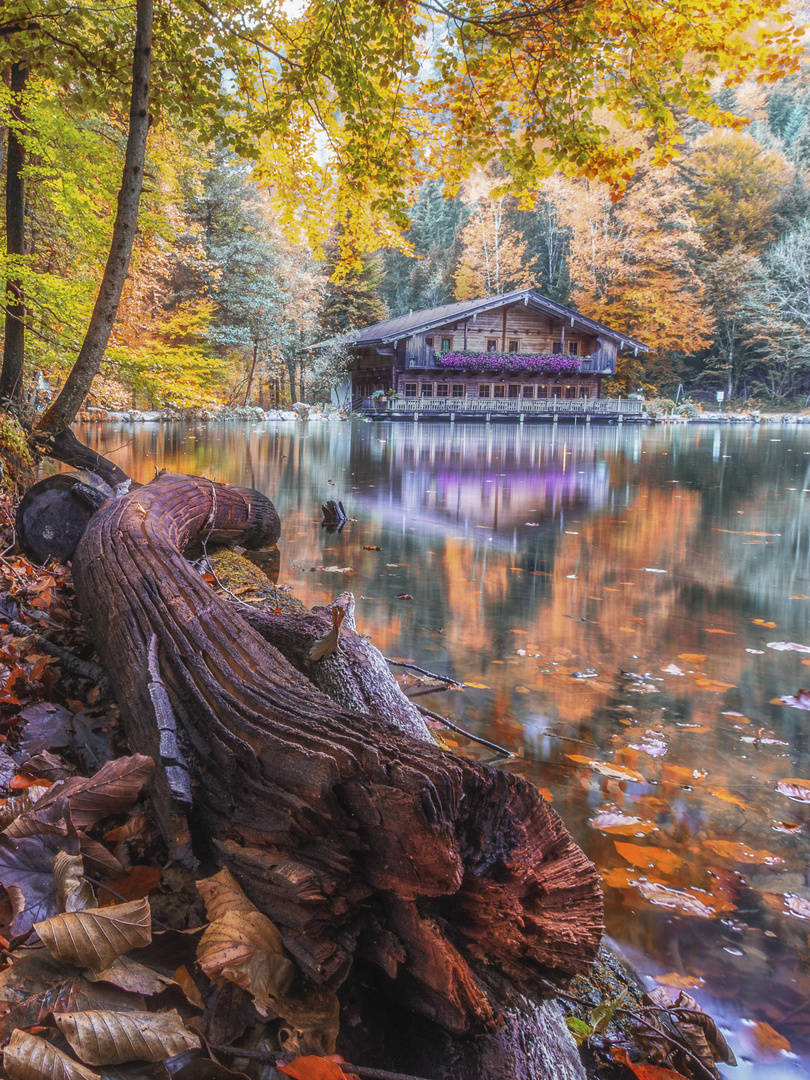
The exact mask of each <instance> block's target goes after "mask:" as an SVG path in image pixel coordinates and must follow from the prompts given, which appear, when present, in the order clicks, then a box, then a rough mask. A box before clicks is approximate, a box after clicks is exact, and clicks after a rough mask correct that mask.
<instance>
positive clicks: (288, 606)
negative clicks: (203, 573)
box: [209, 548, 306, 615]
mask: <svg viewBox="0 0 810 1080" xmlns="http://www.w3.org/2000/svg"><path fill="white" fill-rule="evenodd" d="M209 559H210V562H211V566H212V567H213V569H214V574H215V575H216V578H217V581H218V583H219V584H220V585H221V586H223V587H224V589H225V590H226V592H227V593H230V594H231V595H233V596H235V597H236V599H237V600H241V601H242V603H244V604H250V606H251V607H257V608H263V609H265V610H269V611H275V612H280V613H281V614H282V615H300V614H301V613H303V612H304V611H306V608H305V607H304V605H303V604H302V603H301V601H300V600H297V599H296V598H295V597H294V596H292V595H291V594H290V593H288V592H287V591H286V590H285V589H280V588H278V586H276V585H274V584H273V582H272V581H271V580H270V578H269V577H268V576H267V574H265V573H264V572H263V571H262V570H260V569H259V568H258V567H257V566H256V565H255V564H254V563H253V562H251V560H250V559H249V558H247V557H246V556H244V555H240V554H239V552H237V551H233V550H231V549H230V548H217V549H216V550H215V551H212V552H210V554H209ZM214 587H215V588H216V587H217V585H216V584H215V586H214Z"/></svg>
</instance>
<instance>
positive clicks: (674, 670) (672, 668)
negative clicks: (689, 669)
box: [661, 664, 686, 675]
mask: <svg viewBox="0 0 810 1080" xmlns="http://www.w3.org/2000/svg"><path fill="white" fill-rule="evenodd" d="M661 670H662V671H664V672H666V674H667V675H685V674H686V672H685V671H681V669H680V668H679V667H678V665H677V664H668V665H667V667H662V668H661Z"/></svg>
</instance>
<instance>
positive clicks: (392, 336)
mask: <svg viewBox="0 0 810 1080" xmlns="http://www.w3.org/2000/svg"><path fill="white" fill-rule="evenodd" d="M518 303H522V304H524V305H525V306H526V307H532V308H534V309H535V310H538V311H542V312H544V313H545V314H546V315H551V316H553V317H554V318H556V319H560V320H562V321H566V322H569V321H570V324H571V326H578V327H580V328H581V329H584V330H588V331H589V332H590V333H592V334H596V335H599V336H600V337H605V338H609V339H610V340H611V341H615V342H617V344H618V345H619V348H620V349H624V348H631V349H639V350H641V351H643V352H647V351H648V350H649V346H648V345H644V344H643V343H642V342H641V341H636V340H635V338H631V337H628V336H627V334H622V333H621V332H620V331H618V330H612V329H611V328H610V327H609V326H605V325H604V324H603V323H598V322H595V321H594V320H593V319H588V318H586V317H585V316H584V315H580V314H579V312H578V311H572V310H571V308H567V307H563V306H562V305H561V304H555V303H554V301H553V300H549V299H548V298H547V297H545V296H542V295H541V294H540V293H539V292H535V291H534V290H533V289H520V290H518V292H513V293H504V294H502V295H500V296H485V297H483V298H482V299H480V300H463V301H461V302H460V303H457V304H442V305H441V306H440V307H434V308H424V309H423V310H421V311H412V312H411V313H410V315H398V316H397V317H396V318H394V319H386V320H385V321H384V322H379V323H375V324H374V325H373V326H366V327H365V328H364V329H362V330H350V331H349V332H348V333H346V334H344V335H342V336H341V337H340V338H333V339H331V340H330V341H322V342H319V344H318V345H315V346H312V347H313V348H316V349H317V348H319V347H320V346H324V345H329V344H332V342H333V341H335V342H336V341H341V342H343V343H344V344H346V345H351V346H358V345H387V344H390V343H391V342H394V341H398V340H399V339H400V338H404V337H410V336H411V335H412V334H421V333H424V332H425V331H427V330H432V329H434V328H436V327H439V326H445V325H446V324H447V323H450V322H459V321H461V320H462V319H469V318H472V316H474V315H480V314H481V313H483V312H485V311H492V310H496V309H498V308H502V307H505V306H506V305H507V304H518Z"/></svg>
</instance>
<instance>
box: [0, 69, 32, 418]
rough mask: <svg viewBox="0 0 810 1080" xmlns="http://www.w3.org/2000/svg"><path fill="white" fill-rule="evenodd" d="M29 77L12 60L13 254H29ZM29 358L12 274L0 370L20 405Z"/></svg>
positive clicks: (9, 230)
mask: <svg viewBox="0 0 810 1080" xmlns="http://www.w3.org/2000/svg"><path fill="white" fill-rule="evenodd" d="M27 81H28V69H27V68H26V67H25V65H24V64H12V67H11V92H12V94H15V95H18V96H17V98H16V100H15V101H14V102H13V103H12V106H11V117H12V122H11V124H10V126H9V129H8V154H7V162H6V251H7V252H8V254H9V255H24V254H25V180H24V179H23V165H24V164H25V152H24V150H23V147H22V143H21V142H20V140H19V137H18V135H17V131H16V128H15V125H16V124H22V120H23V118H22V112H21V109H20V96H21V95H22V92H23V90H25V85H26V83H27ZM24 360H25V294H24V293H23V287H22V282H21V281H19V280H18V279H17V278H15V277H13V276H12V277H10V278H9V279H8V281H7V282H6V318H5V339H4V342H3V368H2V372H1V373H0V399H3V400H4V401H9V402H12V403H13V404H15V405H19V404H20V403H21V401H22V392H23V362H24Z"/></svg>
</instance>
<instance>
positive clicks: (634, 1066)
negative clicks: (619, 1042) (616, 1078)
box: [612, 1046, 685, 1080]
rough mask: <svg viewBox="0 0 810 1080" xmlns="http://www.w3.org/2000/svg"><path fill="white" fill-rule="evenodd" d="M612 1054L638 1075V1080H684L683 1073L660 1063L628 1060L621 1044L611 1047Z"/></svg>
mask: <svg viewBox="0 0 810 1080" xmlns="http://www.w3.org/2000/svg"><path fill="white" fill-rule="evenodd" d="M612 1053H613V1056H614V1058H615V1059H616V1060H617V1061H618V1062H620V1064H622V1065H626V1066H627V1068H628V1069H629V1070H630V1072H631V1073H633V1075H634V1076H636V1077H638V1080H685V1077H684V1075H683V1073H679V1072H675V1070H674V1069H665V1068H663V1067H662V1066H661V1065H644V1064H643V1063H642V1062H638V1063H636V1062H634V1061H631V1060H630V1055H629V1054H628V1053H627V1051H626V1050H625V1049H624V1047H623V1046H614V1047H613V1051H612Z"/></svg>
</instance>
